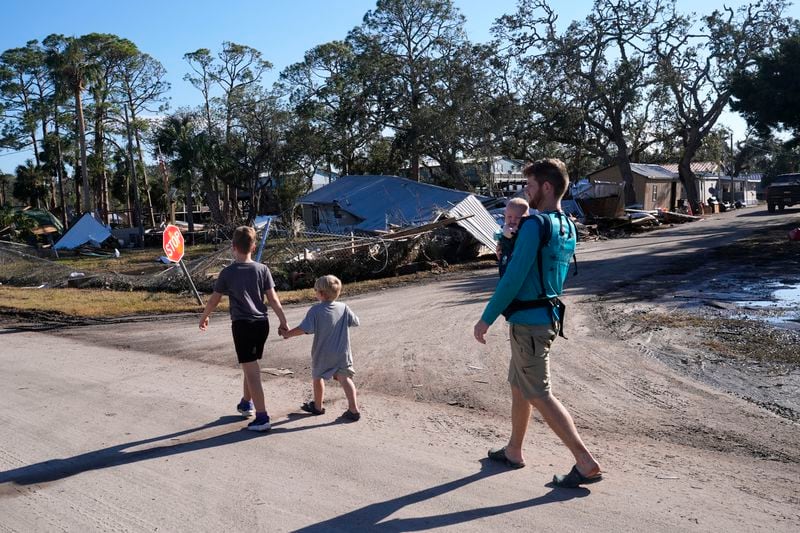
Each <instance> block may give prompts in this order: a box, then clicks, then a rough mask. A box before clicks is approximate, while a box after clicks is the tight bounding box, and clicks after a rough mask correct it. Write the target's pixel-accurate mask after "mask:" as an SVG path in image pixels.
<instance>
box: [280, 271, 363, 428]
mask: <svg viewBox="0 0 800 533" xmlns="http://www.w3.org/2000/svg"><path fill="white" fill-rule="evenodd" d="M314 290H315V291H316V296H317V299H318V300H319V302H320V303H318V304H316V305H313V306H312V307H311V309H309V310H308V312H307V313H306V316H305V318H304V319H303V321H302V322H301V323H300V325H299V326H297V327H296V328H292V329H290V330H289V331H287V332H286V333H284V334H283V338H285V339H289V338H291V337H297V336H299V335H304V334H311V335H314V341H313V343H312V345H311V380H312V385H313V389H314V399H313V400H312V401H310V402H305V403H304V404H303V405H302V406H300V408H301V409H302V410H303V411H305V412H307V413H311V414H312V415H321V414H324V413H325V406H324V403H323V402H324V397H325V380H326V379H331V378H334V379H336V381H338V382H339V384H340V385H341V386H342V389H344V393H345V396H347V411H345V412H344V413H343V414H342V418H344V419H345V420H350V421H353V422H355V421H357V420H359V419H360V418H361V412H360V411H359V409H358V393H357V391H356V386H355V384H354V383H353V376H354V375H355V372H354V371H353V354H352V350H351V349H350V328H351V327H355V326H358V325H359V320H358V317H357V316H356V314H355V313H353V311H352V310H351V309H350V308H349V307H348V306H347V305H346V304H343V303H341V302H337V301H336V299H337V298H338V297H339V294H341V292H342V282H341V281H340V280H339V278H337V277H336V276H331V275H328V276H322V277H321V278H319V279H318V280H317V281H316V283H315V284H314Z"/></svg>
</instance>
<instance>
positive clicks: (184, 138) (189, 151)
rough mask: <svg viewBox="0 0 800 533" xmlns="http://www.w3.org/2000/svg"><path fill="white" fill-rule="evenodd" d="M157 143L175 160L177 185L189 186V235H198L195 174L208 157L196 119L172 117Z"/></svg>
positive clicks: (159, 131)
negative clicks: (192, 233) (195, 213)
mask: <svg viewBox="0 0 800 533" xmlns="http://www.w3.org/2000/svg"><path fill="white" fill-rule="evenodd" d="M153 140H154V144H155V145H156V146H158V147H160V149H161V151H162V152H163V154H164V155H165V156H167V157H168V158H171V160H170V166H171V167H172V170H173V172H174V173H175V175H176V177H177V178H176V181H182V182H184V184H185V187H186V222H187V223H188V224H189V231H190V232H191V231H194V221H193V219H192V209H193V205H192V189H193V185H194V177H195V174H196V172H197V170H198V169H199V168H200V162H201V160H202V158H203V157H204V155H203V153H202V152H203V149H204V144H205V143H204V142H203V141H202V137H201V136H200V135H198V134H197V133H196V124H195V117H194V116H193V115H191V114H189V113H175V114H173V115H170V116H169V117H167V120H166V121H164V122H163V123H162V124H161V126H160V127H159V128H158V129H157V130H156V132H155V135H154V139H153Z"/></svg>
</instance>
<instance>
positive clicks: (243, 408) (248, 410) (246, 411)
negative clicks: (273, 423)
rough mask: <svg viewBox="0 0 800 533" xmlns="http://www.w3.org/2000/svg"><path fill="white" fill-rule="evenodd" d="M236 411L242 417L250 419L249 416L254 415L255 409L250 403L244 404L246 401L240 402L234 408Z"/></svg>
mask: <svg viewBox="0 0 800 533" xmlns="http://www.w3.org/2000/svg"><path fill="white" fill-rule="evenodd" d="M236 410H237V411H239V414H240V415H242V416H244V417H247V418H250V417H251V416H253V415H254V414H256V408H255V406H254V405H253V402H252V401H247V402H246V401H244V400H242V401H241V402H239V405H237V406H236Z"/></svg>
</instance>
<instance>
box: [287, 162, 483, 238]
mask: <svg viewBox="0 0 800 533" xmlns="http://www.w3.org/2000/svg"><path fill="white" fill-rule="evenodd" d="M298 203H299V204H300V205H301V207H302V212H303V222H304V223H305V226H306V228H307V229H309V230H313V231H321V232H328V233H339V234H343V233H349V232H354V233H361V234H372V235H387V234H391V233H392V232H395V231H398V230H401V229H403V230H405V229H408V228H414V227H422V226H426V225H428V224H431V223H433V222H437V221H439V220H442V219H453V220H455V221H456V222H455V223H456V224H457V225H458V226H460V227H461V228H463V229H464V230H465V231H466V232H467V233H468V234H469V235H471V236H472V237H473V238H474V239H475V240H476V241H477V242H478V243H480V244H481V245H483V246H485V247H487V248H489V249H494V246H495V242H494V237H493V236H494V233H495V231H497V230H498V229H499V226H498V225H497V223H496V222H495V220H494V218H493V217H492V216H491V215H490V214H489V212H488V211H487V210H486V208H485V207H484V206H483V204H482V203H481V201H480V199H479V198H478V197H476V196H475V195H474V194H472V193H469V192H466V191H457V190H454V189H447V188H444V187H438V186H436V185H430V184H427V183H419V182H416V181H412V180H409V179H406V178H400V177H397V176H343V177H341V178H339V179H337V180H336V181H334V182H332V183H331V184H330V185H326V186H325V187H322V188H320V189H318V190H316V191H313V192H311V193H309V194H307V195H306V196H304V197H302V198H300V200H298Z"/></svg>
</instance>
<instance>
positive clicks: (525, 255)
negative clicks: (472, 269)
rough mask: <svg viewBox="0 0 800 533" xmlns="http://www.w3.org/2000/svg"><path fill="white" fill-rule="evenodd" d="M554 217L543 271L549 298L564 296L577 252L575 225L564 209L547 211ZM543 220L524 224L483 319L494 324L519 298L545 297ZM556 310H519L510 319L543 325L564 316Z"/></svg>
mask: <svg viewBox="0 0 800 533" xmlns="http://www.w3.org/2000/svg"><path fill="white" fill-rule="evenodd" d="M542 215H544V216H547V217H550V221H551V222H552V224H551V225H550V226H551V227H550V231H551V233H550V242H549V243H548V244H547V246H545V247H544V248H543V249H542V270H543V271H544V276H543V277H542V279H543V280H544V285H545V287H544V290H545V297H546V298H553V297H556V296H560V295H561V293H562V292H563V290H564V280H566V278H567V272H568V271H569V262H570V260H571V259H572V256H573V255H574V253H575V245H576V235H575V226H574V225H573V224H572V223H571V222H570V221H569V220H568V219H567V216H566V215H565V214H564V213H561V212H555V211H554V212H547V213H542ZM539 231H540V229H539V222H538V221H537V220H536V219H535V218H534V219H531V220H528V221H527V222H526V223H524V224H522V226H521V227H520V230H519V234H518V236H517V242H516V244H515V246H514V253H513V255H512V256H511V261H510V262H509V263H508V267H507V268H506V271H505V274H503V277H501V278H500V281H499V282H498V283H497V288H496V289H495V291H494V294H493V295H492V298H491V299H490V300H489V303H487V304H486V309H484V311H483V315H482V316H481V319H482V320H483V321H484V322H486V323H487V324H492V323H493V322H494V321H495V320H497V317H498V316H500V315H501V314H502V312H503V310H504V309H505V308H506V307H508V304H510V303H511V301H512V300H514V299H515V298H516V299H518V300H536V299H538V298H540V297H541V290H542V288H541V285H540V277H539V271H538V265H537V264H536V252H537V250H538V248H539ZM557 312H558V311H557V310H556V309H554V310H552V311H551V310H550V309H549V308H544V307H540V308H536V309H524V310H521V311H517V312H516V313H514V314H513V315H511V316H510V317H509V318H508V321H509V322H510V323H512V324H526V325H541V324H551V323H552V322H553V320H554V319H555V320H558V319H559V318H560V317H558V316H552V314H551V313H557Z"/></svg>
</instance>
